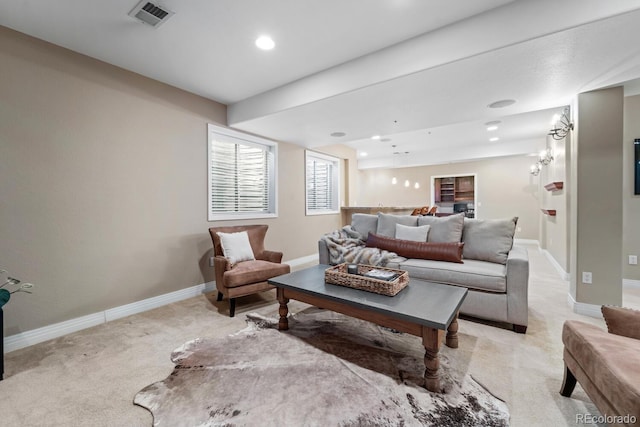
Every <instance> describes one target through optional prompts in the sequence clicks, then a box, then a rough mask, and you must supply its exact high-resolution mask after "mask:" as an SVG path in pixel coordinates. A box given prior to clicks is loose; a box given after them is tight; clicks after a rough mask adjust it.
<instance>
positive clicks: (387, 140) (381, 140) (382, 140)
mask: <svg viewBox="0 0 640 427" xmlns="http://www.w3.org/2000/svg"><path fill="white" fill-rule="evenodd" d="M389 141H391V138H381V139H380V142H389Z"/></svg>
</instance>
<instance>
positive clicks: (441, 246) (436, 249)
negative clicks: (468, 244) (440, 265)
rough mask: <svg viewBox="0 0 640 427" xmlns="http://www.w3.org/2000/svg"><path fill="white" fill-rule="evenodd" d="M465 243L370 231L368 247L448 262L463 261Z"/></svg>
mask: <svg viewBox="0 0 640 427" xmlns="http://www.w3.org/2000/svg"><path fill="white" fill-rule="evenodd" d="M463 246H464V243H459V242H458V243H435V242H415V241H412V240H400V239H394V238H391V237H386V236H378V235H377V234H373V233H369V238H368V239H367V247H373V248H378V249H384V250H387V251H389V252H395V253H396V254H397V255H400V256H403V257H405V258H419V259H431V260H437V261H446V262H456V263H461V262H462V247H463Z"/></svg>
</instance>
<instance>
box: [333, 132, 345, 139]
mask: <svg viewBox="0 0 640 427" xmlns="http://www.w3.org/2000/svg"><path fill="white" fill-rule="evenodd" d="M345 135H346V133H344V132H333V133H332V134H331V136H332V137H334V138H342V137H343V136H345Z"/></svg>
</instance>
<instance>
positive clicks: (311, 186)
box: [307, 158, 336, 211]
mask: <svg viewBox="0 0 640 427" xmlns="http://www.w3.org/2000/svg"><path fill="white" fill-rule="evenodd" d="M333 168H334V164H333V162H330V161H326V160H321V159H316V158H308V159H307V210H309V211H321V210H335V209H336V207H335V206H333V204H334V203H333V201H334V194H333V191H334V182H333V177H334V170H333Z"/></svg>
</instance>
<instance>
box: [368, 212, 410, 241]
mask: <svg viewBox="0 0 640 427" xmlns="http://www.w3.org/2000/svg"><path fill="white" fill-rule="evenodd" d="M396 224H402V225H410V226H412V227H415V226H416V225H418V217H417V216H411V215H391V214H385V213H382V212H378V230H377V231H376V232H375V234H378V235H380V236H386V237H394V238H395V237H396Z"/></svg>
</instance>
